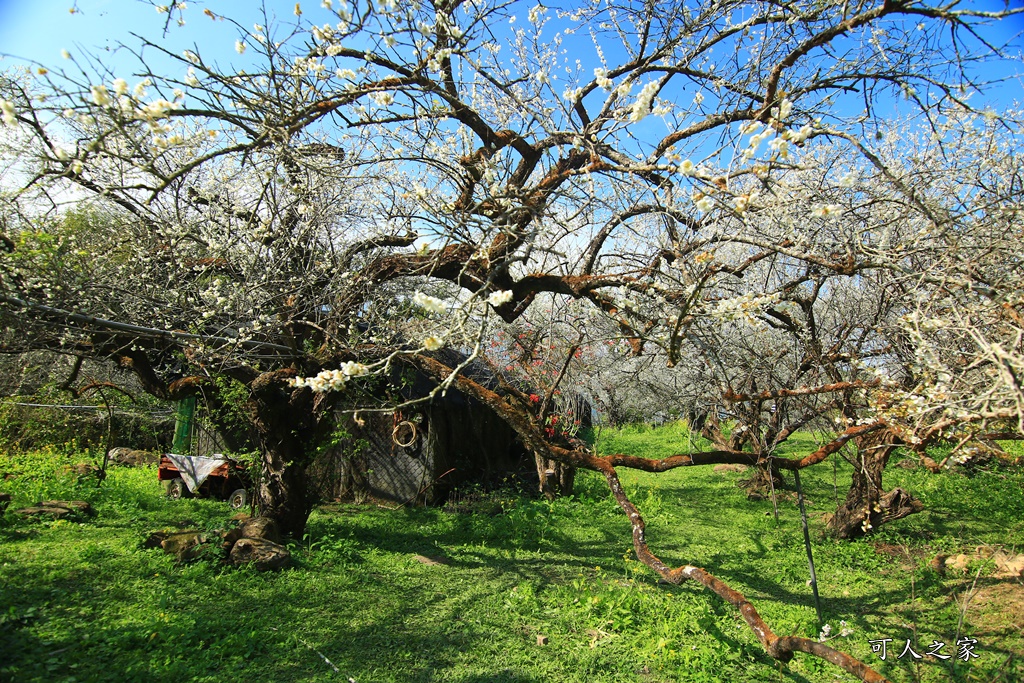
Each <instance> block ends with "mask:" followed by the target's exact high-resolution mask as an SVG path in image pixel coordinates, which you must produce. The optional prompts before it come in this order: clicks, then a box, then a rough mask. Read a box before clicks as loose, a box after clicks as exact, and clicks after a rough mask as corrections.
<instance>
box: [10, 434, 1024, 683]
mask: <svg viewBox="0 0 1024 683" xmlns="http://www.w3.org/2000/svg"><path fill="white" fill-rule="evenodd" d="M685 441H686V434H685V431H684V430H681V429H680V428H678V427H666V428H662V429H658V430H645V429H627V430H620V431H617V432H608V431H605V432H604V433H603V434H601V437H600V440H599V447H600V448H601V450H602V451H604V452H611V451H613V450H615V451H624V452H633V453H637V454H642V455H649V456H660V455H665V454H668V453H670V452H675V451H676V450H678V446H679V445H680V442H682V443H683V445H685ZM805 445H809V443H808V444H805ZM68 462H70V460H68V458H67V456H62V455H61V454H60V453H59V452H57V451H50V452H46V453H35V454H27V455H25V454H22V455H9V456H3V455H0V490H2V491H6V492H10V493H12V494H14V496H15V501H14V503H13V504H12V509H13V507H17V506H20V505H23V504H31V503H34V502H36V501H37V500H39V499H42V498H49V497H74V498H80V499H86V500H89V501H90V502H92V504H93V505H94V507H95V508H96V510H97V513H98V514H97V516H96V517H92V518H84V519H78V520H70V521H55V522H32V521H25V520H22V519H20V518H18V517H16V516H15V515H13V514H11V513H10V512H8V514H7V515H5V516H4V517H3V518H2V520H0V587H2V588H0V681H12V682H13V681H19V682H21V681H25V682H28V681H44V682H46V683H52V682H56V681H119V682H120V681H167V682H170V681H218V682H220V681H247V682H248V681H275V682H277V681H335V680H337V681H348V680H349V678H352V679H355V680H356V681H357V682H358V683H370V682H373V681H458V682H462V683H469V682H484V681H509V682H513V681H514V682H517V683H526V682H528V681H538V682H539V681H581V682H582V681H587V682H590V681H644V682H654V681H723V682H730V681H794V682H799V683H805V682H807V683H819V682H820V683H824V682H826V681H829V682H833V681H847V680H853V679H852V678H851V677H849V676H848V675H846V674H845V673H844V672H842V671H841V670H839V669H837V668H835V667H833V666H831V665H828V664H826V663H824V662H821V661H820V660H816V659H812V658H809V657H805V656H803V655H799V654H798V655H797V656H796V658H795V659H794V661H793V662H791V663H790V664H789V665H786V666H781V665H779V664H778V663H777V662H775V661H774V660H772V659H771V658H769V657H768V656H767V655H765V654H764V653H763V651H762V649H761V647H760V645H759V644H758V643H757V641H756V639H755V638H754V636H753V634H752V633H751V632H750V631H749V629H748V628H746V626H745V625H744V623H743V621H742V619H741V618H740V616H739V615H738V613H736V611H735V610H734V609H733V608H731V607H730V606H729V605H727V604H725V603H723V602H722V601H721V600H719V599H718V598H717V597H715V596H713V595H711V594H709V593H707V592H706V591H704V590H703V589H701V588H700V587H699V586H696V585H683V586H678V587H675V586H666V585H659V584H658V583H657V582H656V577H655V575H654V574H653V573H652V572H650V571H648V570H647V569H646V568H645V567H643V566H642V565H640V564H639V563H638V562H637V561H636V560H635V558H634V557H633V554H632V549H631V546H630V536H629V526H628V524H627V523H626V520H625V519H624V517H623V515H622V514H621V512H620V511H619V509H618V507H617V506H616V505H615V504H614V501H612V500H611V498H610V496H608V495H607V493H606V489H605V486H604V483H603V479H601V478H600V477H597V476H596V475H592V474H591V473H583V475H582V476H581V477H580V480H579V485H578V493H577V496H576V497H575V499H564V500H558V501H555V502H553V503H548V502H545V501H539V500H531V499H524V498H514V497H510V496H504V497H502V498H501V501H502V506H503V508H504V510H505V512H504V513H503V514H490V515H489V514H456V513H447V512H444V511H442V510H438V509H416V508H402V509H386V508H383V507H376V506H348V505H342V506H331V507H330V508H323V509H321V510H318V511H316V512H315V513H314V514H313V516H312V517H311V519H310V523H309V528H308V534H307V536H306V538H304V539H302V540H301V541H298V542H295V543H294V544H293V548H292V549H293V552H294V553H295V558H296V562H295V564H294V565H293V566H292V567H291V568H289V569H286V570H284V571H281V572H279V573H271V574H260V573H257V572H255V571H250V570H246V569H242V570H235V569H229V568H226V567H223V566H221V565H219V564H217V563H216V562H215V561H213V560H201V561H198V562H195V563H193V564H189V565H180V566H179V565H176V564H175V563H174V561H173V560H172V558H171V557H170V556H167V555H164V554H163V553H162V552H161V551H160V550H147V549H142V548H141V547H140V542H141V541H142V540H143V539H144V538H145V537H146V536H147V535H148V532H150V531H152V530H155V529H159V528H164V527H169V526H182V525H183V526H188V527H191V528H216V527H221V526H225V525H226V524H227V523H228V522H227V520H228V518H229V516H230V512H229V510H228V509H227V507H226V505H225V504H224V503H220V502H216V501H209V500H182V501H176V502H172V501H169V500H166V499H164V498H163V497H162V495H161V490H160V487H159V486H158V484H157V481H156V473H155V471H154V470H152V469H138V470H130V469H117V470H114V471H113V472H112V473H111V476H110V477H109V478H108V479H107V481H106V482H104V484H103V486H102V487H101V488H99V489H97V488H96V486H95V482H93V483H90V484H89V485H87V486H86V485H79V484H77V483H76V480H75V479H74V478H73V476H71V475H69V474H67V473H63V472H62V470H61V468H62V467H63V466H64V465H66V464H68ZM5 473H6V474H7V475H11V476H10V477H9V478H7V479H6V480H4V479H3V478H2V477H3V476H4V474H5ZM743 476H744V475H742V474H740V473H732V472H728V473H716V472H713V471H712V470H711V468H710V467H704V468H693V469H688V470H676V471H674V472H671V473H666V474H662V475H649V474H643V473H633V472H624V473H623V480H624V484H625V486H626V489H627V491H628V492H629V493H630V494H631V496H632V497H633V500H634V501H635V502H636V503H637V504H638V505H639V507H640V509H641V510H642V511H643V512H644V514H645V516H646V517H647V520H648V528H649V540H650V542H651V548H652V550H654V552H656V553H657V554H659V555H660V556H661V557H662V559H664V560H665V561H666V562H668V563H669V564H670V565H678V564H683V563H692V564H696V565H699V566H703V567H705V568H706V569H708V570H709V571H710V572H712V573H713V574H715V575H717V576H718V577H719V578H721V579H723V580H724V581H726V582H727V583H729V584H730V585H731V586H733V587H734V588H736V589H738V590H740V591H741V592H743V593H744V594H745V595H746V596H747V597H748V598H749V599H750V600H751V601H752V602H753V603H754V605H755V606H756V607H757V609H758V610H759V611H760V612H761V613H762V615H763V616H764V617H765V619H766V620H767V621H768V623H769V624H770V625H771V627H772V628H773V629H774V630H775V631H776V633H779V634H780V635H783V634H791V633H796V634H801V635H805V636H808V637H817V635H818V633H819V624H818V623H817V618H816V616H815V611H814V605H813V600H812V598H811V592H810V588H809V587H808V585H807V579H808V570H807V562H806V557H805V555H804V550H803V540H802V533H801V529H800V520H799V515H798V510H797V507H796V499H795V495H794V494H793V492H792V490H789V489H786V490H782V491H780V492H779V500H778V506H779V520H778V522H776V520H775V517H774V515H773V514H772V504H771V502H770V501H767V500H765V501H759V502H752V501H748V500H747V499H746V497H745V495H744V492H743V491H742V490H741V489H740V488H738V487H737V486H736V482H737V481H738V480H739V479H741V478H743ZM801 479H802V481H803V483H804V488H805V493H806V495H807V498H808V499H809V505H810V507H809V514H810V523H811V534H812V539H813V542H814V554H815V562H816V565H817V572H818V580H819V590H820V593H821V596H822V601H823V609H824V612H825V619H826V621H827V622H828V623H829V624H830V625H831V627H832V629H833V633H838V632H839V630H840V621H841V620H842V621H845V622H846V624H847V626H848V627H849V628H850V629H852V633H850V634H849V635H847V636H843V637H835V638H834V639H833V640H832V641H831V643H832V644H833V645H834V646H836V647H838V648H839V649H843V650H845V651H848V652H851V653H852V654H854V655H855V656H858V657H860V658H861V659H863V660H864V661H866V662H868V663H870V664H871V665H873V666H874V667H875V668H876V669H877V670H879V671H881V672H882V673H884V674H885V675H887V676H889V677H890V678H891V679H892V680H894V681H899V682H903V681H907V682H909V681H936V682H937V681H948V680H953V681H1000V680H1001V681H1006V682H1010V681H1017V680H1024V666H1022V664H1021V663H1020V662H1021V658H1024V638H1022V636H1021V633H1020V628H1021V626H1022V615H1024V591H1022V586H1021V584H1020V582H1019V581H1017V582H1012V581H1008V580H996V579H994V578H992V577H991V568H990V567H986V566H984V565H983V564H979V565H978V566H977V567H976V569H975V570H974V571H972V572H971V573H970V574H967V575H963V574H959V573H956V572H953V573H949V574H947V575H946V576H940V575H939V574H938V573H937V572H936V571H935V570H934V569H933V568H931V566H930V565H929V563H930V562H931V560H932V559H933V558H934V557H935V555H936V554H937V553H940V552H942V553H947V554H948V553H955V552H962V551H973V550H974V549H975V548H976V547H977V546H979V545H984V544H999V545H1003V546H1005V547H1007V549H1015V550H1017V551H1020V550H1024V474H1022V473H1020V472H1019V471H1009V470H997V471H992V472H981V473H978V474H976V475H975V476H973V477H966V476H963V475H961V474H956V473H944V474H941V475H929V474H928V473H926V472H924V471H923V470H907V469H902V468H898V467H892V468H891V469H890V471H889V472H888V473H887V486H894V485H899V486H902V487H904V488H906V489H908V490H910V491H912V492H913V493H914V494H915V495H917V496H918V497H920V498H921V499H922V500H923V501H924V503H925V505H926V508H927V509H926V511H925V512H924V513H921V514H919V515H915V516H912V517H910V518H907V519H905V520H901V521H899V522H896V523H894V524H893V525H891V526H890V527H888V528H883V529H882V530H880V533H879V534H877V535H876V536H875V537H873V538H871V539H869V540H866V541H858V542H853V543H849V542H838V541H832V540H830V539H828V538H826V537H825V536H824V535H823V533H822V530H823V526H824V525H823V522H822V519H821V518H822V516H823V515H824V514H826V513H828V512H831V511H832V510H833V509H834V507H835V503H836V500H837V496H838V497H840V498H841V497H842V496H843V495H844V494H845V487H846V485H847V484H848V481H849V466H848V465H847V464H846V463H845V462H842V461H840V463H839V466H837V467H835V468H834V467H833V464H832V463H831V462H827V463H823V464H822V465H821V466H818V467H816V468H813V469H812V470H810V471H805V473H804V475H803V476H802V478H801ZM489 507H490V508H492V509H493V507H494V506H493V505H492V506H489ZM416 555H426V556H431V557H440V558H444V560H445V562H446V564H441V565H425V564H421V563H420V562H418V561H417V560H416V559H415V556H416ZM965 600H966V601H967V603H966V609H964V602H965ZM958 632H959V634H960V636H961V637H970V638H974V639H975V640H976V641H977V645H976V646H975V652H976V653H977V654H978V655H979V657H978V658H977V659H973V660H972V661H970V662H969V663H964V662H962V661H959V660H956V659H950V660H948V661H945V662H943V661H940V660H936V659H935V658H930V657H925V658H924V659H922V660H920V661H919V662H917V663H913V662H911V661H910V656H909V655H907V656H904V657H903V658H902V659H898V660H897V659H896V655H897V654H899V653H900V652H901V651H902V649H903V647H904V645H905V643H906V640H907V639H908V638H909V639H911V641H912V645H913V647H914V649H915V650H916V651H917V652H919V653H922V654H923V653H924V652H927V651H928V649H929V646H930V644H931V643H932V641H933V640H938V641H942V642H945V643H946V647H945V649H944V650H943V653H945V654H954V655H955V651H956V648H955V645H953V641H954V640H955V638H956V635H957V633H958ZM538 636H543V637H546V639H547V640H546V644H544V645H541V644H538ZM880 638H891V639H892V641H893V642H891V643H889V644H888V648H889V650H890V651H889V655H888V657H887V661H885V662H882V661H881V660H879V658H878V656H877V655H876V654H873V653H872V651H871V646H870V645H869V643H868V641H869V640H874V639H880ZM894 647H895V648H896V649H895V651H892V648H894ZM324 658H326V659H327V660H329V661H330V662H331V663H332V664H333V666H332V665H329V664H328V663H327V662H326V661H325V659H324ZM333 667H337V669H338V671H337V672H335V671H334V668H333Z"/></svg>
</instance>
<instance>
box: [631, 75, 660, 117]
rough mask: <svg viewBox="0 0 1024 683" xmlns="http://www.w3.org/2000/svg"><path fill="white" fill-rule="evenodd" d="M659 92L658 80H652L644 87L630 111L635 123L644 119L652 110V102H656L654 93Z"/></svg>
mask: <svg viewBox="0 0 1024 683" xmlns="http://www.w3.org/2000/svg"><path fill="white" fill-rule="evenodd" d="M657 92H658V82H657V81H651V82H650V83H648V84H647V85H645V86H644V87H643V90H641V91H640V95H638V96H637V98H636V102H634V103H633V107H632V108H631V109H630V111H629V120H630V121H632V122H633V123H636V122H637V121H640V120H642V119H643V118H644V117H645V116H647V114H648V113H649V112H650V111H651V104H652V103H653V102H654V95H655V94H656V93H657Z"/></svg>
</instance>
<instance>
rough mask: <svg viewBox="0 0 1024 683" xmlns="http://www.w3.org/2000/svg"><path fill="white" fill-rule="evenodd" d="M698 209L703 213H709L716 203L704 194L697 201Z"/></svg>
mask: <svg viewBox="0 0 1024 683" xmlns="http://www.w3.org/2000/svg"><path fill="white" fill-rule="evenodd" d="M696 206H697V210H698V211H700V212H702V213H707V212H708V211H710V210H711V209H713V208H714V207H715V203H714V202H713V201H712V200H711V197H708V196H704V197H701V198H700V199H698V200H697V201H696Z"/></svg>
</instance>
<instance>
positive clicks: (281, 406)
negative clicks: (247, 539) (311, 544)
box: [248, 370, 316, 538]
mask: <svg viewBox="0 0 1024 683" xmlns="http://www.w3.org/2000/svg"><path fill="white" fill-rule="evenodd" d="M294 374H295V373H294V372H293V371H290V370H276V371H273V372H266V373H263V374H262V375H260V376H259V377H257V378H256V379H255V380H254V381H253V382H252V383H251V384H250V385H249V389H250V392H251V393H250V399H249V405H248V407H249V415H250V419H251V420H252V425H253V427H254V430H255V432H256V435H257V437H258V439H259V442H260V451H261V457H262V471H261V476H260V483H259V488H258V490H257V492H256V504H257V508H258V510H259V513H260V515H261V516H263V517H269V518H270V519H273V520H274V521H275V522H276V523H277V525H278V528H279V529H280V530H281V533H282V534H285V535H287V536H291V537H293V538H301V537H302V534H303V532H304V531H305V529H306V520H307V519H308V518H309V513H310V512H311V511H312V509H313V504H314V502H315V501H314V500H313V497H312V495H310V492H309V487H308V484H307V476H306V474H307V473H306V469H307V467H308V465H309V464H310V462H311V461H312V456H313V453H314V452H315V449H314V448H313V444H314V438H315V433H316V420H315V417H314V397H313V394H312V392H310V391H308V390H305V389H293V388H291V387H289V386H288V384H287V380H288V378H289V377H291V376H293V375H294Z"/></svg>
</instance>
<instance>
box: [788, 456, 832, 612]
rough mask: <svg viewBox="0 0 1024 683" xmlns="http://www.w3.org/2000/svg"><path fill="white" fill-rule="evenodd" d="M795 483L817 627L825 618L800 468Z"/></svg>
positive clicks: (794, 477)
mask: <svg viewBox="0 0 1024 683" xmlns="http://www.w3.org/2000/svg"><path fill="white" fill-rule="evenodd" d="M793 481H794V483H795V484H796V499H797V501H798V502H799V503H800V524H801V526H803V528H804V548H805V549H806V550H807V565H808V566H809V567H810V568H811V592H812V593H814V611H815V612H817V614H818V628H821V626H822V624H824V623H825V620H824V619H822V618H821V599H820V598H819V597H818V576H817V574H815V572H814V556H813V555H811V534H810V532H809V531H808V530H807V510H806V509H805V508H804V489H803V487H802V486H800V470H793Z"/></svg>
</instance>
